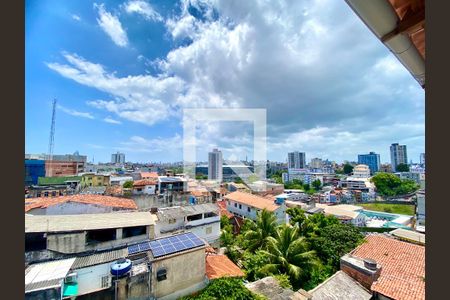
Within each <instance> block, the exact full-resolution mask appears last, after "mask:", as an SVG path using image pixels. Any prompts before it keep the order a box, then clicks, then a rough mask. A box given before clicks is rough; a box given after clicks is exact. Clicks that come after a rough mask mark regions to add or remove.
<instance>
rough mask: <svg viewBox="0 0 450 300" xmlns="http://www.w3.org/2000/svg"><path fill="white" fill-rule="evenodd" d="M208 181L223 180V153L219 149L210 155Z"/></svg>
mask: <svg viewBox="0 0 450 300" xmlns="http://www.w3.org/2000/svg"><path fill="white" fill-rule="evenodd" d="M208 179H209V180H216V181H222V179H223V159H222V152H221V151H219V150H218V149H213V151H212V152H209V153H208Z"/></svg>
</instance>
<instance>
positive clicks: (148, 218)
mask: <svg viewBox="0 0 450 300" xmlns="http://www.w3.org/2000/svg"><path fill="white" fill-rule="evenodd" d="M155 219H156V217H155V216H153V215H152V214H150V213H149V212H115V213H104V214H85V215H55V216H32V215H27V214H26V215H25V233H31V232H65V231H83V230H94V229H107V228H123V227H132V226H146V225H154V224H155Z"/></svg>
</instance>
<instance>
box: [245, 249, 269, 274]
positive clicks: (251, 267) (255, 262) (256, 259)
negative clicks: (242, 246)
mask: <svg viewBox="0 0 450 300" xmlns="http://www.w3.org/2000/svg"><path fill="white" fill-rule="evenodd" d="M268 263H269V257H268V256H267V254H265V253H263V252H262V251H261V250H258V251H256V252H250V251H245V253H244V255H243V257H242V266H243V268H244V270H245V277H246V279H247V280H248V281H255V280H258V279H261V278H263V277H264V274H262V273H261V272H260V269H261V268H262V267H264V266H265V265H266V264H268Z"/></svg>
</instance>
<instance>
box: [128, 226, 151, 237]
mask: <svg viewBox="0 0 450 300" xmlns="http://www.w3.org/2000/svg"><path fill="white" fill-rule="evenodd" d="M146 233H147V228H146V226H134V227H125V228H123V229H122V237H123V238H128V237H133V236H138V235H144V234H146Z"/></svg>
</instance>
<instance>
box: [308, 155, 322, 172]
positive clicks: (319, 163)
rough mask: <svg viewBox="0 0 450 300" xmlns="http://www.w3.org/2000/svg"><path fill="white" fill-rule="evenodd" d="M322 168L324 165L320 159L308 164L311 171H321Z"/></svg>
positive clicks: (312, 160)
mask: <svg viewBox="0 0 450 300" xmlns="http://www.w3.org/2000/svg"><path fill="white" fill-rule="evenodd" d="M323 166H324V163H323V161H322V159H321V158H317V157H316V158H313V159H311V162H310V163H309V167H310V168H311V169H322V168H323Z"/></svg>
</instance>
